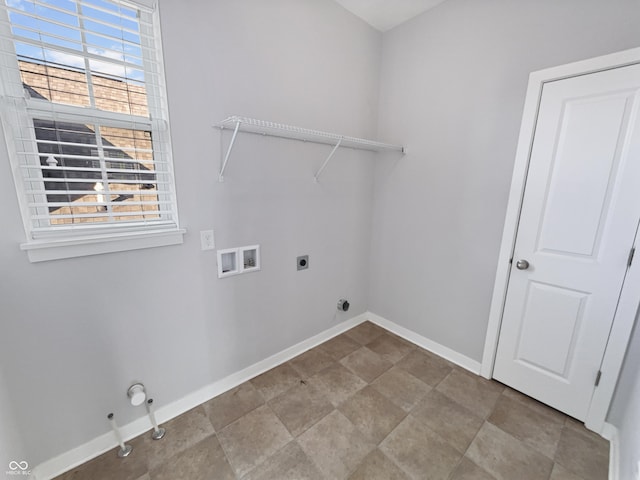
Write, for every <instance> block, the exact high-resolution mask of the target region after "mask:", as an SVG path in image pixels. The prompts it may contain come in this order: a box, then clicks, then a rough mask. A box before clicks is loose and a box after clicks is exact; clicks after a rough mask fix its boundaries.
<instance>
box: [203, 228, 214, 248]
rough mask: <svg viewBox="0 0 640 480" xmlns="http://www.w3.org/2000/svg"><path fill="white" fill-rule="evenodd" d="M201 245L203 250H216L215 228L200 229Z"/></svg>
mask: <svg viewBox="0 0 640 480" xmlns="http://www.w3.org/2000/svg"><path fill="white" fill-rule="evenodd" d="M200 245H201V247H202V250H214V249H215V248H216V242H215V239H214V236H213V230H201V231H200Z"/></svg>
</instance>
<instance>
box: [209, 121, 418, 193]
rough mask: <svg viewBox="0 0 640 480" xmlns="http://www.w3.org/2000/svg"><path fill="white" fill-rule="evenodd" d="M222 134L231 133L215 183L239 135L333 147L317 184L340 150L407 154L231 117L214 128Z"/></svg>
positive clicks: (375, 144) (396, 147)
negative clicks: (277, 138)
mask: <svg viewBox="0 0 640 480" xmlns="http://www.w3.org/2000/svg"><path fill="white" fill-rule="evenodd" d="M216 126H217V127H219V128H220V129H221V130H224V129H225V128H228V129H231V130H233V135H232V136H231V141H230V142H229V147H227V152H226V154H225V156H224V160H223V161H222V165H221V166H220V172H219V173H218V181H220V182H224V172H225V170H226V168H227V165H228V163H229V158H230V157H231V152H232V151H233V146H234V145H235V142H236V139H237V136H238V132H244V133H254V134H260V135H266V136H270V137H279V138H288V139H291V140H300V141H303V142H311V143H320V144H324V145H333V149H332V150H331V153H329V156H328V157H327V158H326V160H325V161H324V163H323V164H322V166H321V167H320V168H319V169H318V171H317V172H316V174H315V175H314V177H313V178H314V181H315V182H318V179H319V178H320V174H321V173H322V171H323V170H324V169H325V167H326V166H327V164H328V163H329V162H330V161H331V159H332V158H333V156H334V155H335V153H336V152H337V150H338V149H339V148H340V147H343V148H354V149H358V150H369V151H374V152H380V151H392V152H393V151H396V152H400V153H402V154H404V153H406V150H405V148H404V147H403V146H402V145H392V144H389V143H382V142H376V141H373V140H366V139H364V138H357V137H349V136H346V135H338V134H335V133H328V132H322V131H319V130H310V129H307V128H302V127H294V126H292V125H284V124H281V123H273V122H267V121H264V120H256V119H255V118H247V117H239V116H232V117H229V118H227V119H225V120H223V121H222V122H220V123H218V124H217V125H216Z"/></svg>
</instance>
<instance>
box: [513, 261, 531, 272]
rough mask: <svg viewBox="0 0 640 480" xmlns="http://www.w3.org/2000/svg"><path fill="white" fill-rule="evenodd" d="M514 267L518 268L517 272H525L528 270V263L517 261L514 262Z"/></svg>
mask: <svg viewBox="0 0 640 480" xmlns="http://www.w3.org/2000/svg"><path fill="white" fill-rule="evenodd" d="M516 267H517V268H518V270H526V269H527V268H529V262H527V261H526V260H518V261H517V262H516Z"/></svg>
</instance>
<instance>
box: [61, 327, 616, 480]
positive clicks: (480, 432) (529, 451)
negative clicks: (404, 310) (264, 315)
mask: <svg viewBox="0 0 640 480" xmlns="http://www.w3.org/2000/svg"><path fill="white" fill-rule="evenodd" d="M164 426H165V427H166V429H167V434H166V436H165V438H163V439H162V440H160V441H153V440H151V438H150V435H149V434H145V435H142V436H140V437H138V438H136V439H134V440H132V441H131V442H129V443H131V444H132V445H133V447H134V450H133V453H132V454H131V456H130V457H128V458H126V459H122V460H121V459H119V458H117V457H116V453H115V451H110V452H107V453H106V454H104V455H102V456H100V457H98V458H96V459H94V460H92V461H90V462H88V463H86V464H84V465H82V466H80V467H78V468H76V469H75V470H73V471H70V472H67V473H66V474H64V475H62V476H61V477H58V478H59V479H63V480H70V479H90V480H102V479H117V480H179V479H188V480H199V479H243V480H267V479H269V480H271V479H273V480H286V479H291V480H302V479H330V480H334V479H347V478H348V479H366V480H375V479H384V480H393V479H396V480H400V479H449V480H463V479H464V480H470V479H477V480H485V479H486V480H490V479H498V480H528V479H532V480H536V479H540V480H600V479H606V478H607V470H608V461H609V458H608V455H609V445H608V442H607V441H606V440H603V439H602V438H600V437H599V436H598V435H595V434H593V433H591V432H589V431H587V430H586V429H585V428H584V426H583V425H582V424H580V423H579V422H577V421H575V420H573V419H571V418H569V417H566V416H565V415H563V414H561V413H559V412H557V411H555V410H553V409H551V408H549V407H546V406H545V405H542V404H540V403H538V402H536V401H535V400H532V399H530V398H529V397H526V396H524V395H522V394H520V393H518V392H516V391H514V390H511V389H510V388H508V387H505V386H504V385H502V384H500V383H497V382H494V381H488V380H485V379H483V378H481V377H478V376H475V375H473V374H471V373H468V372H466V371H465V370H462V369H461V368H459V367H456V366H455V365H453V364H451V363H449V362H447V361H445V360H443V359H442V358H440V357H437V356H435V355H433V354H431V353H429V352H427V351H425V350H422V349H421V348H418V347H416V346H415V345H413V344H410V343H408V342H406V341H405V340H402V339H400V338H399V337H396V336H394V335H393V334H391V333H389V332H387V331H385V330H383V329H382V328H380V327H378V326H376V325H374V324H372V323H369V322H366V323H363V324H361V325H359V326H357V327H355V328H354V329H352V330H350V331H348V332H346V333H344V334H342V335H340V336H338V337H335V338H333V339H331V340H329V341H328V342H326V343H324V344H322V345H320V346H318V347H316V348H314V349H312V350H309V351H308V352H306V353H303V354H302V355H300V356H298V357H296V358H294V359H293V360H291V361H289V362H287V363H285V364H283V365H280V366H279V367H277V368H274V369H273V370H270V371H268V372H266V373H264V374H262V375H260V376H258V377H256V378H254V379H252V380H251V381H249V382H246V383H244V384H242V385H240V386H238V387H236V388H235V389H233V390H231V391H229V392H226V393H224V394H222V395H220V396H218V397H216V398H214V399H212V400H210V401H209V402H207V403H205V404H203V405H200V406H198V407H197V408H194V409H193V410H191V411H189V412H187V413H185V414H183V415H181V416H179V417H177V418H175V419H174V420H172V421H170V422H168V423H167V424H166V425H164Z"/></svg>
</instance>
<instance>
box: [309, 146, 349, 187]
mask: <svg viewBox="0 0 640 480" xmlns="http://www.w3.org/2000/svg"><path fill="white" fill-rule="evenodd" d="M343 138H344V137H340V140H338V143H336V146H335V147H333V150H331V153H330V154H329V156H328V157H327V159H326V160H325V161H324V163H323V164H322V166H321V167H320V168H319V169H318V171H317V172H316V174H315V175H314V177H313V181H314V182H316V183H318V178H319V177H320V174H321V173H322V171H323V170H324V167H326V166H327V163H329V160H331V158H332V157H333V155H334V154H335V153H336V150H338V148H339V147H340V144H341V143H342V140H343Z"/></svg>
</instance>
